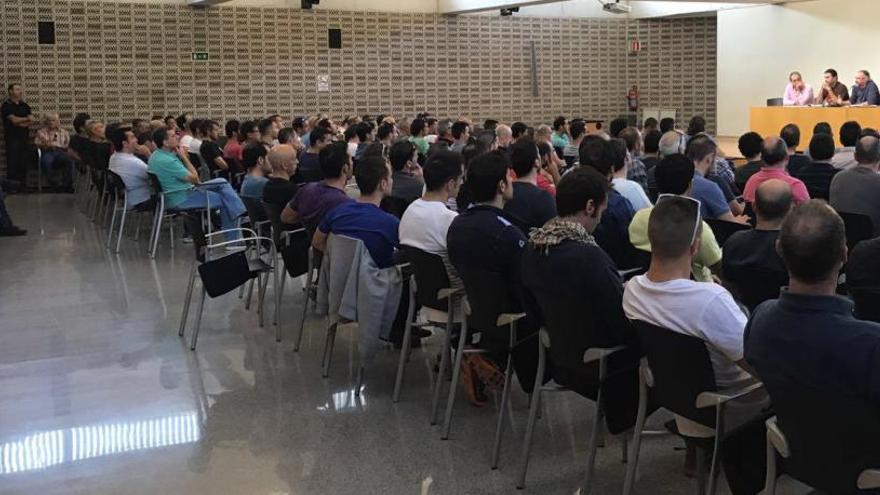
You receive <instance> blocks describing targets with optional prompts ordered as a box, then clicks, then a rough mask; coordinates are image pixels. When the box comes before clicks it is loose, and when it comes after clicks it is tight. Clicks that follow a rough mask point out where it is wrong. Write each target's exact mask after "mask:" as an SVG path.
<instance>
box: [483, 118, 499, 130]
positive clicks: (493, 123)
mask: <svg viewBox="0 0 880 495" xmlns="http://www.w3.org/2000/svg"><path fill="white" fill-rule="evenodd" d="M496 127H498V121H497V120H495V119H486V121H485V122H483V129H487V130H490V131H494V130H495V128H496Z"/></svg>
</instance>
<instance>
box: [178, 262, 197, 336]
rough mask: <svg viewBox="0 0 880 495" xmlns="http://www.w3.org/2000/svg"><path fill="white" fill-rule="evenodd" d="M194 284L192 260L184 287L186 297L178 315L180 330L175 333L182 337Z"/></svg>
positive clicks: (194, 275) (194, 263)
mask: <svg viewBox="0 0 880 495" xmlns="http://www.w3.org/2000/svg"><path fill="white" fill-rule="evenodd" d="M195 284H196V261H195V260H193V264H192V268H190V270H189V284H187V287H186V298H185V299H184V300H183V316H181V317H180V331H178V332H177V335H178V336H180V337H183V332H184V331H185V330H186V320H187V319H188V318H189V303H190V301H191V300H192V292H193V287H194V286H195Z"/></svg>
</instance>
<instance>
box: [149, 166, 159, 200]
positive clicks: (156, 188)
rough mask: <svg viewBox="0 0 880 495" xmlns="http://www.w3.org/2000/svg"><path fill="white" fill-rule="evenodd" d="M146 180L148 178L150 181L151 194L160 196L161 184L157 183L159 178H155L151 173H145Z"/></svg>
mask: <svg viewBox="0 0 880 495" xmlns="http://www.w3.org/2000/svg"><path fill="white" fill-rule="evenodd" d="M147 178H149V180H150V189H152V192H153V194H154V195H156V196H161V195H162V183H161V182H159V177H157V176H156V174H154V173H152V172H147Z"/></svg>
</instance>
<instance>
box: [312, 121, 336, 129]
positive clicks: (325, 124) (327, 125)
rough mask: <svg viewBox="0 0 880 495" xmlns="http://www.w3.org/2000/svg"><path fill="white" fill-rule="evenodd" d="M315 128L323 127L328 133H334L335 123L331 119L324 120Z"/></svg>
mask: <svg viewBox="0 0 880 495" xmlns="http://www.w3.org/2000/svg"><path fill="white" fill-rule="evenodd" d="M315 126H316V127H323V128H324V129H327V130H328V131H332V129H333V122H331V121H330V119H328V118H323V119H321V120H319V121H318V123H317V124H315Z"/></svg>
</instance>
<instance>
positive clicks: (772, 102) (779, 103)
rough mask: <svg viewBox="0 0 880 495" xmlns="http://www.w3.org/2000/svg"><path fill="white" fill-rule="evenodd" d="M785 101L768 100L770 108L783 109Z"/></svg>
mask: <svg viewBox="0 0 880 495" xmlns="http://www.w3.org/2000/svg"><path fill="white" fill-rule="evenodd" d="M784 101H785V100H783V99H782V98H767V106H768V107H781V106H782V105H783V103H784Z"/></svg>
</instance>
